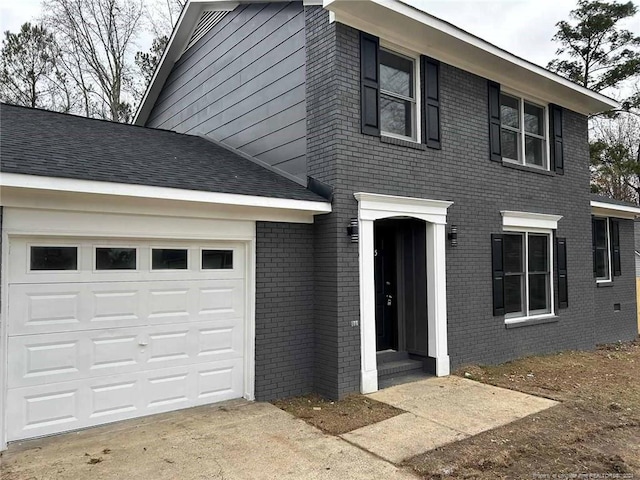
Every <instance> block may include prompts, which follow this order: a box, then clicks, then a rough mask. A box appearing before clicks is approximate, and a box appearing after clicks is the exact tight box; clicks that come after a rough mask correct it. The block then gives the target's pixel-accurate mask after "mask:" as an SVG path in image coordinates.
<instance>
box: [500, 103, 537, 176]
mask: <svg viewBox="0 0 640 480" xmlns="http://www.w3.org/2000/svg"><path fill="white" fill-rule="evenodd" d="M500 116H501V131H500V137H501V143H502V158H503V159H504V160H507V161H511V162H516V163H520V164H522V165H528V166H532V167H538V168H544V169H545V170H546V169H548V168H549V166H548V165H549V162H548V159H547V134H546V132H547V128H546V109H545V108H544V107H542V106H540V105H536V104H534V103H531V102H529V101H527V100H524V99H522V98H519V97H516V96H513V95H509V94H505V93H501V95H500Z"/></svg>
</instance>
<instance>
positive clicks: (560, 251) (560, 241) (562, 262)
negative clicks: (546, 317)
mask: <svg viewBox="0 0 640 480" xmlns="http://www.w3.org/2000/svg"><path fill="white" fill-rule="evenodd" d="M556 259H557V262H558V308H567V307H568V306H569V288H568V285H567V239H566V238H556Z"/></svg>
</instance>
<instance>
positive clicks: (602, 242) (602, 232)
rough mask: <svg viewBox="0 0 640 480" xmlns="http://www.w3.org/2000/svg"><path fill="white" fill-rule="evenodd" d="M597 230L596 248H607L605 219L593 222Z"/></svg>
mask: <svg viewBox="0 0 640 480" xmlns="http://www.w3.org/2000/svg"><path fill="white" fill-rule="evenodd" d="M593 228H594V230H595V237H596V248H607V221H606V220H605V219H604V218H595V219H594V220H593Z"/></svg>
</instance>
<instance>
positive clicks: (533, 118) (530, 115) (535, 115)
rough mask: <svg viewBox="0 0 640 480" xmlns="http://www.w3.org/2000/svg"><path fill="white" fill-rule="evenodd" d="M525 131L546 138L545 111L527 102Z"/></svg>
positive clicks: (525, 107)
mask: <svg viewBox="0 0 640 480" xmlns="http://www.w3.org/2000/svg"><path fill="white" fill-rule="evenodd" d="M524 131H525V132H528V133H535V134H536V135H541V136H544V109H542V108H540V107H537V106H535V105H531V104H530V103H526V102H525V104H524Z"/></svg>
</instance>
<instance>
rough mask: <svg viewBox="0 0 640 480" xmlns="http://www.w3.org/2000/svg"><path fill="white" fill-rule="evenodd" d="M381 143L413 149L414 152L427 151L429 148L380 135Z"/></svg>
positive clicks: (410, 141)
mask: <svg viewBox="0 0 640 480" xmlns="http://www.w3.org/2000/svg"><path fill="white" fill-rule="evenodd" d="M380 141H381V142H382V143H388V144H390V145H398V146H401V147H407V148H413V149H414V150H426V149H427V146H426V145H423V144H422V143H418V142H414V141H412V140H403V139H401V138H395V137H389V136H387V135H385V134H382V135H380Z"/></svg>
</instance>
